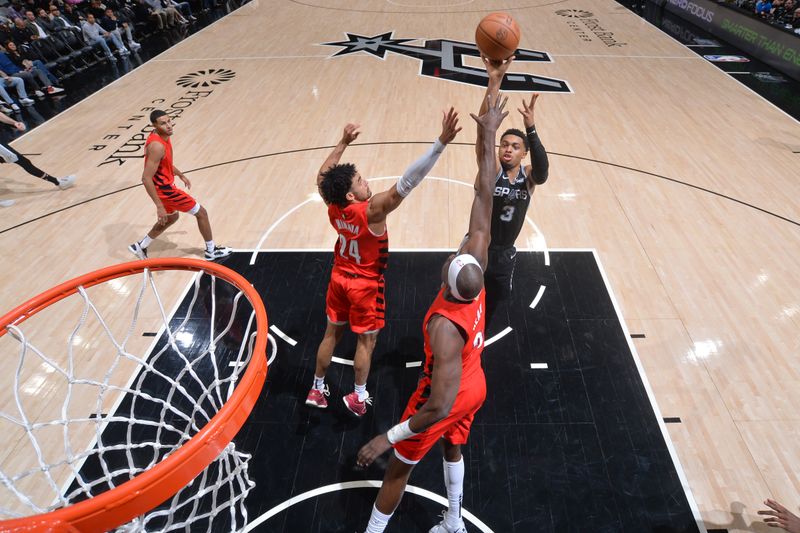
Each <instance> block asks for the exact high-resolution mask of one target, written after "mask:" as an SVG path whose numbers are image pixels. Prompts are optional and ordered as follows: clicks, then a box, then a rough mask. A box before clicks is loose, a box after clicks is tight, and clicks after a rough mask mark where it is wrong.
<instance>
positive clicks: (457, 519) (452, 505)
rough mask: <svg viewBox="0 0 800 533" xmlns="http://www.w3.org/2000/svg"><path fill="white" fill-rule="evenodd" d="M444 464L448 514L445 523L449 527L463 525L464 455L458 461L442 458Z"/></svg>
mask: <svg viewBox="0 0 800 533" xmlns="http://www.w3.org/2000/svg"><path fill="white" fill-rule="evenodd" d="M442 463H443V466H444V485H445V488H446V489H447V514H445V515H444V523H445V525H446V526H447V527H448V529H456V528H457V527H458V526H460V525H461V499H462V497H463V495H464V457H463V456H462V457H461V459H459V460H458V462H457V463H448V462H447V461H445V460H442Z"/></svg>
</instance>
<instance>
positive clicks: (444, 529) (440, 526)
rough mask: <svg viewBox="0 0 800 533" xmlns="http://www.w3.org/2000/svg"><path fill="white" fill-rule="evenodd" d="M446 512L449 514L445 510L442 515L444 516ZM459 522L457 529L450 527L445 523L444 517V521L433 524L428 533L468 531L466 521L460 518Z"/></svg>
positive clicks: (462, 532)
mask: <svg viewBox="0 0 800 533" xmlns="http://www.w3.org/2000/svg"><path fill="white" fill-rule="evenodd" d="M445 514H447V511H444V512H443V513H442V516H443V517H444V515H445ZM458 522H459V524H458V527H457V528H456V529H450V528H448V527H447V526H446V525H445V523H444V518H442V521H441V522H439V523H438V524H436V525H435V526H433V527H432V528H431V529H430V530H429V531H428V533H467V526H466V524H464V521H463V520H461V519H459V520H458Z"/></svg>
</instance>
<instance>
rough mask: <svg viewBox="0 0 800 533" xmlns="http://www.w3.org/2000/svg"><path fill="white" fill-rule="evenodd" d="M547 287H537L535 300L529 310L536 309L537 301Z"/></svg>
mask: <svg viewBox="0 0 800 533" xmlns="http://www.w3.org/2000/svg"><path fill="white" fill-rule="evenodd" d="M546 288H547V287H545V286H544V285H539V292H537V293H536V298H534V299H533V301H532V302H531V305H530V306H529V307H530V308H531V309H536V306H537V305H539V300H541V299H542V295H544V290H545V289H546Z"/></svg>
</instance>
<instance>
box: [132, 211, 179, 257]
mask: <svg viewBox="0 0 800 533" xmlns="http://www.w3.org/2000/svg"><path fill="white" fill-rule="evenodd" d="M164 209H167V211H169V209H171V206H169V205H168V204H165V205H164ZM179 216H180V214H179V213H178V212H177V211H173V212H172V213H169V214H168V215H167V220H166V221H165V222H164V223H163V224H161V223H160V222H156V223H155V224H153V227H152V228H150V231H148V232H147V235H145V236H144V237H143V238H142V240H140V241H136V242H135V243H133V244H131V245H129V246H128V250H130V252H131V253H132V254H133V255H135V256H136V257H138V258H139V259H147V247H148V246H150V243H152V242H153V241H154V240H155V239H157V238H158V236H159V235H161V234H162V233H164V231H165V230H166V229H167V228H168V227H170V226H171V225H173V224H175V222H177V221H178V217H179Z"/></svg>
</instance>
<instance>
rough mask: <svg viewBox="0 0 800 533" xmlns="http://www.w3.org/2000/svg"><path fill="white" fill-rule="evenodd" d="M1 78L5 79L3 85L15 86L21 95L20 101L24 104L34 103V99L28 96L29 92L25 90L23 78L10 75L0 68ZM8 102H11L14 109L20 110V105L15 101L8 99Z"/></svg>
mask: <svg viewBox="0 0 800 533" xmlns="http://www.w3.org/2000/svg"><path fill="white" fill-rule="evenodd" d="M0 78H2V80H3V85H5V86H6V87H13V88H14V89H15V90H16V91H17V94H18V95H19V103H21V104H22V105H33V100H31V99H30V98H28V93H27V92H25V82H24V81H22V78H17V77H15V76H9V75H8V74H6V73H5V72H3V71H2V70H0ZM7 94H8V93H6V95H7ZM4 99H5V98H4ZM6 102H8V103H9V104H11V108H12V109H13V110H14V111H19V106H17V105H16V104H14V103H13V101H11V102H9V101H8V100H6Z"/></svg>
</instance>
